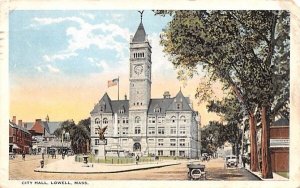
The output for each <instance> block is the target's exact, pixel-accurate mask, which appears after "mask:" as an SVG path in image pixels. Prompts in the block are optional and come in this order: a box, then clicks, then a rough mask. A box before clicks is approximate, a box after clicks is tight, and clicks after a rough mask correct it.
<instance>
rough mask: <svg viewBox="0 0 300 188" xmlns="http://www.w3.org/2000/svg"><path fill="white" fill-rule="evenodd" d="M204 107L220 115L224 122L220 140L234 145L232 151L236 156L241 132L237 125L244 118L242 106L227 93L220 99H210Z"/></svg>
mask: <svg viewBox="0 0 300 188" xmlns="http://www.w3.org/2000/svg"><path fill="white" fill-rule="evenodd" d="M206 107H207V109H208V111H209V112H215V113H217V114H218V115H219V116H221V118H222V120H223V121H224V122H225V123H224V125H223V126H224V128H223V131H222V137H223V139H222V140H224V141H228V142H229V143H231V144H232V145H233V146H234V148H235V150H234V153H235V154H236V155H237V158H238V154H239V145H240V143H241V134H242V133H241V131H240V127H239V125H241V124H242V121H243V118H244V110H243V107H242V106H241V104H240V103H239V102H238V100H237V98H235V97H234V96H233V94H228V95H227V97H225V98H223V100H222V101H219V100H217V101H214V100H211V101H209V104H208V105H207V106H206Z"/></svg>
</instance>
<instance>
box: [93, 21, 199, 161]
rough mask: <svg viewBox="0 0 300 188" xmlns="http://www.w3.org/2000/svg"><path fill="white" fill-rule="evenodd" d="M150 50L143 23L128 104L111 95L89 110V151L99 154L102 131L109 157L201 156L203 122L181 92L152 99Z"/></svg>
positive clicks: (134, 44)
mask: <svg viewBox="0 0 300 188" xmlns="http://www.w3.org/2000/svg"><path fill="white" fill-rule="evenodd" d="M151 53H152V52H151V45H150V43H149V41H148V39H147V36H146V32H145V30H144V26H143V23H142V20H141V23H140V24H139V27H138V29H137V31H136V33H135V35H134V37H131V40H130V73H129V74H130V78H129V82H130V86H129V100H128V99H127V98H125V100H111V99H110V97H109V96H108V94H107V93H105V94H104V96H103V97H102V98H101V100H100V101H99V102H98V103H97V104H96V105H95V107H94V109H93V110H92V111H91V152H92V153H93V154H95V155H99V153H100V152H99V149H100V145H99V143H100V142H99V134H98V131H99V127H101V128H102V127H104V126H107V129H106V131H105V138H106V143H107V145H105V147H104V148H105V153H106V156H126V155H137V154H138V155H139V156H148V155H151V156H153V155H156V156H181V157H187V158H196V157H198V156H199V155H200V128H199V126H200V125H199V123H200V120H199V119H200V118H199V115H198V112H197V111H194V110H193V108H192V104H191V101H190V99H189V97H185V96H184V95H183V94H182V92H181V90H180V91H179V92H178V93H177V95H176V96H175V97H171V96H170V94H169V92H167V91H166V92H164V94H163V98H159V99H151V76H152V74H151V65H152V62H151Z"/></svg>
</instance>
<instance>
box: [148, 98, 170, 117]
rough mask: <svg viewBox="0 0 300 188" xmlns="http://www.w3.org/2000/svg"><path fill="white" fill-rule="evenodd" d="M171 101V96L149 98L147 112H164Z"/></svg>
mask: <svg viewBox="0 0 300 188" xmlns="http://www.w3.org/2000/svg"><path fill="white" fill-rule="evenodd" d="M172 101H173V98H163V99H151V100H150V104H149V108H148V114H165V113H166V110H167V108H168V107H169V106H170V104H171V103H172ZM155 108H160V112H155V111H154V109H155Z"/></svg>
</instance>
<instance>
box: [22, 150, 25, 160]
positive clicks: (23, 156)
mask: <svg viewBox="0 0 300 188" xmlns="http://www.w3.org/2000/svg"><path fill="white" fill-rule="evenodd" d="M22 159H23V161H25V151H23V153H22Z"/></svg>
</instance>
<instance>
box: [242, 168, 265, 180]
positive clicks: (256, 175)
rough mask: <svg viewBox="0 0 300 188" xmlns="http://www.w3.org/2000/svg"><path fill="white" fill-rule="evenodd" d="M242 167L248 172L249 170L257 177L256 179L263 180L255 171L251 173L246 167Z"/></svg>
mask: <svg viewBox="0 0 300 188" xmlns="http://www.w3.org/2000/svg"><path fill="white" fill-rule="evenodd" d="M244 169H246V170H247V171H248V172H250V173H251V174H252V175H254V176H255V177H257V178H258V179H260V180H262V181H264V179H263V178H262V177H260V176H259V175H258V174H256V173H253V172H252V171H251V170H250V169H248V168H244Z"/></svg>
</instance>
